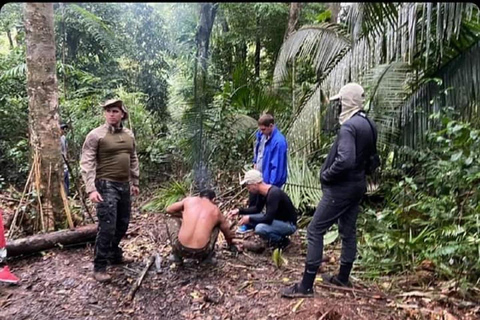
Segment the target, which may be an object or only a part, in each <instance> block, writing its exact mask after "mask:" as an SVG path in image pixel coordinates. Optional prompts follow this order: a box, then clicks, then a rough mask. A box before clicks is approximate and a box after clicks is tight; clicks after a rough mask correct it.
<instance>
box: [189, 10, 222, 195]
mask: <svg viewBox="0 0 480 320" xmlns="http://www.w3.org/2000/svg"><path fill="white" fill-rule="evenodd" d="M217 7H218V4H217V3H202V4H201V6H200V21H199V25H198V29H197V35H196V40H197V54H196V57H197V59H196V62H195V80H194V81H195V83H194V88H195V103H196V106H197V108H198V110H199V120H198V135H199V137H198V139H196V140H195V145H194V148H195V152H194V154H195V164H194V176H195V183H194V185H195V188H197V189H203V188H205V187H206V185H207V184H208V180H209V179H208V172H207V164H206V161H205V160H206V159H205V158H206V157H205V142H204V141H203V113H204V110H206V108H207V104H208V101H207V92H206V82H207V75H208V74H207V61H208V48H209V44H210V34H211V33H212V28H213V22H214V20H215V15H216V13H217Z"/></svg>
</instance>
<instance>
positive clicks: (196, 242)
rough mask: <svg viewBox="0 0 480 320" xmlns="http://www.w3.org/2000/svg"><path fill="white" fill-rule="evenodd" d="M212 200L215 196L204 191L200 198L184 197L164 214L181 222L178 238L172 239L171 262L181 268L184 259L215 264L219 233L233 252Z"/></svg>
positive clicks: (223, 221)
mask: <svg viewBox="0 0 480 320" xmlns="http://www.w3.org/2000/svg"><path fill="white" fill-rule="evenodd" d="M214 200H215V192H214V191H212V190H208V189H206V190H202V191H201V192H200V195H199V196H196V197H187V198H185V199H183V200H182V201H179V202H176V203H174V204H172V205H170V206H168V207H167V213H169V214H172V215H173V216H177V217H181V218H182V222H181V226H180V231H179V232H178V236H177V237H175V236H176V235H173V236H174V238H175V239H172V255H171V256H170V260H171V261H173V262H177V263H179V264H181V263H182V262H183V259H195V260H197V261H199V262H209V263H215V259H214V256H215V243H216V242H217V237H218V233H219V232H220V231H221V232H222V233H223V234H224V236H225V240H226V241H227V244H228V245H229V247H230V249H231V250H235V249H236V247H235V245H234V244H233V232H231V231H230V226H229V224H228V222H227V220H226V219H225V218H224V217H223V215H222V213H221V212H220V209H219V208H218V207H217V205H216V204H215V203H214Z"/></svg>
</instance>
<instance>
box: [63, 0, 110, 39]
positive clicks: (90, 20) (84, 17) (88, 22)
mask: <svg viewBox="0 0 480 320" xmlns="http://www.w3.org/2000/svg"><path fill="white" fill-rule="evenodd" d="M65 9H66V11H67V12H69V13H70V14H75V15H77V16H78V17H79V18H80V19H79V22H80V23H82V24H83V25H84V27H85V29H86V30H87V31H88V32H90V33H91V34H92V36H93V37H94V38H95V41H97V42H98V43H100V44H102V45H103V46H104V47H106V48H112V47H113V46H114V41H113V40H112V39H115V34H114V32H113V31H112V30H111V29H110V27H109V26H108V25H107V24H106V23H105V22H104V21H103V20H102V19H101V18H100V17H98V16H96V15H95V14H93V13H91V12H90V11H88V10H86V9H85V8H82V7H81V6H79V5H77V4H74V3H69V4H68V5H67V6H66V7H65Z"/></svg>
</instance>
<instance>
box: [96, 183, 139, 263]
mask: <svg viewBox="0 0 480 320" xmlns="http://www.w3.org/2000/svg"><path fill="white" fill-rule="evenodd" d="M95 186H96V188H97V191H98V193H100V195H101V196H102V198H103V201H102V202H99V203H97V217H98V231H97V239H96V241H95V258H94V261H93V269H94V270H95V271H103V270H105V269H106V267H107V264H108V262H109V261H110V262H115V261H120V260H121V259H122V249H121V248H120V247H119V246H118V245H119V243H120V240H122V238H123V236H124V235H125V233H126V232H127V229H128V224H129V222H130V213H131V200H130V183H129V182H113V181H107V180H97V181H95Z"/></svg>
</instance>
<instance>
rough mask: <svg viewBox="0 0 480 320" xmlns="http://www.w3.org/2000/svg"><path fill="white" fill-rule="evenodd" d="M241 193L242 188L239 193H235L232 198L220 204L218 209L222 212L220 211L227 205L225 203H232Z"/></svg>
mask: <svg viewBox="0 0 480 320" xmlns="http://www.w3.org/2000/svg"><path fill="white" fill-rule="evenodd" d="M242 192H243V188H241V189H240V191H239V192H237V193H236V194H235V195H234V196H233V197H232V198H230V200H228V201H226V202H224V203H222V204H221V205H220V207H219V209H220V210H222V209H223V208H224V207H225V206H226V205H227V203H230V202H232V201H233V200H235V199H236V198H237V197H238V196H239V195H240V194H241V193H242Z"/></svg>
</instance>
